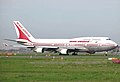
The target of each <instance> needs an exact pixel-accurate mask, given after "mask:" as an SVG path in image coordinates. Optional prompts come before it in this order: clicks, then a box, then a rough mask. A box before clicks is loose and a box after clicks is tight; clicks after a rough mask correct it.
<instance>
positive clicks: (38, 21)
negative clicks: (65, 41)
mask: <svg viewBox="0 0 120 82" xmlns="http://www.w3.org/2000/svg"><path fill="white" fill-rule="evenodd" d="M14 20H18V21H20V22H21V23H22V24H23V25H24V26H25V27H26V28H27V29H28V30H29V31H30V33H31V34H32V35H33V36H34V37H36V38H74V37H81V36H108V37H110V38H111V39H112V40H114V41H115V42H117V43H118V44H120V0H0V48H3V45H2V44H3V43H4V42H6V41H4V40H3V39H5V38H9V39H15V38H16V37H17V36H16V32H15V29H14V27H13V21H14ZM6 43H8V42H6Z"/></svg>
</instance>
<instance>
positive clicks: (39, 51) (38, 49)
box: [33, 48, 44, 53]
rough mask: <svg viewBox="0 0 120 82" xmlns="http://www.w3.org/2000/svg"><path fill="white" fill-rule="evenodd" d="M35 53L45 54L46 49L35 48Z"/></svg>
mask: <svg viewBox="0 0 120 82" xmlns="http://www.w3.org/2000/svg"><path fill="white" fill-rule="evenodd" d="M33 51H34V52H37V53H43V52H44V48H35V49H34V50H33Z"/></svg>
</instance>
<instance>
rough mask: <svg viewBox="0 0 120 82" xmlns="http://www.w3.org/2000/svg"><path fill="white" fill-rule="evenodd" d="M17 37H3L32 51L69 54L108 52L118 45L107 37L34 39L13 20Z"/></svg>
mask: <svg viewBox="0 0 120 82" xmlns="http://www.w3.org/2000/svg"><path fill="white" fill-rule="evenodd" d="M13 24H14V27H15V30H16V33H17V39H5V40H8V41H14V42H17V43H18V44H21V45H24V46H25V47H26V48H30V49H31V50H33V51H34V52H37V53H44V52H45V51H49V52H55V53H59V54H60V55H61V54H64V55H69V54H70V53H72V55H77V53H78V52H86V53H89V54H94V53H95V52H103V51H105V52H108V51H110V50H113V49H115V48H117V47H118V44H117V43H116V42H114V41H112V40H111V39H110V38H109V37H78V38H71V39H35V38H34V37H33V36H32V35H31V34H30V33H29V32H28V31H27V29H26V28H25V27H24V26H23V25H22V24H21V23H20V22H19V21H13Z"/></svg>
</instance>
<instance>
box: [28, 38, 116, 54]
mask: <svg viewBox="0 0 120 82" xmlns="http://www.w3.org/2000/svg"><path fill="white" fill-rule="evenodd" d="M29 45H32V46H38V47H46V46H47V47H60V48H66V49H79V50H80V51H86V52H87V51H94V52H100V51H109V50H112V49H114V48H115V47H116V46H117V44H116V43H115V42H114V41H112V40H110V39H109V38H108V37H81V38H73V39H34V40H33V42H31V43H30V44H29Z"/></svg>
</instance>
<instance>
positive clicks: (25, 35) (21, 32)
mask: <svg viewBox="0 0 120 82" xmlns="http://www.w3.org/2000/svg"><path fill="white" fill-rule="evenodd" d="M13 24H14V26H15V30H16V33H17V37H18V39H24V40H28V41H30V42H31V41H32V40H33V39H34V37H33V36H32V35H31V34H30V33H29V32H28V31H27V29H26V28H25V27H24V26H23V25H22V24H21V23H20V22H19V21H14V22H13Z"/></svg>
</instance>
